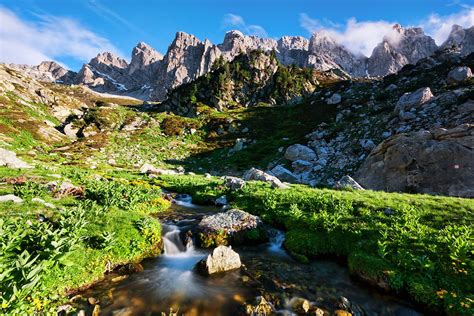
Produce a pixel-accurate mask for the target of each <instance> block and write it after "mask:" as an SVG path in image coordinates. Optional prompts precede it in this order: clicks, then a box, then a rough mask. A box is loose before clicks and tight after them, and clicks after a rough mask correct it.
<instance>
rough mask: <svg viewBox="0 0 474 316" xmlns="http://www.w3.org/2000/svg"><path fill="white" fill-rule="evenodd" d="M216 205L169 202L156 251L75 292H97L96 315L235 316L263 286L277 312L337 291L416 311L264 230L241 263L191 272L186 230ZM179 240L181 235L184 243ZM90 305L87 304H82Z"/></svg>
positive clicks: (390, 310)
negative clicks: (127, 270) (172, 315)
mask: <svg viewBox="0 0 474 316" xmlns="http://www.w3.org/2000/svg"><path fill="white" fill-rule="evenodd" d="M216 211H221V209H217V208H205V207H197V206H195V205H192V204H191V201H190V200H189V201H184V202H183V201H180V202H179V203H177V204H175V205H173V207H172V209H171V211H170V213H167V214H164V215H163V216H160V219H161V221H162V222H163V242H164V253H163V254H162V255H161V256H159V257H157V258H154V259H148V260H145V261H144V262H143V263H142V264H143V267H144V271H143V272H140V273H136V274H132V275H130V277H128V278H126V279H125V280H122V281H118V282H113V281H112V279H113V278H112V277H113V276H111V277H109V278H107V279H106V280H104V281H103V282H101V283H99V284H98V285H96V286H94V287H93V288H91V289H89V290H87V291H86V292H84V293H82V295H83V296H84V297H94V298H97V299H99V301H100V305H101V312H102V313H101V315H122V316H124V315H161V313H162V312H164V313H168V312H169V311H170V309H172V310H173V311H175V312H176V311H177V312H178V314H179V315H242V314H243V311H244V309H243V303H244V302H251V301H253V300H254V299H255V297H256V296H258V295H261V294H262V293H266V294H268V295H270V296H272V297H273V296H275V297H278V298H279V301H280V304H279V307H278V308H279V312H278V313H279V314H281V315H291V314H292V313H291V303H292V302H293V301H294V298H295V297H304V298H306V299H308V300H310V301H312V302H315V303H317V305H318V306H321V307H323V308H326V309H328V310H330V311H331V310H334V309H335V301H336V300H337V298H338V297H340V296H345V297H347V298H348V299H349V300H350V301H351V302H353V303H356V304H357V305H359V306H360V307H362V309H363V310H364V311H365V313H366V314H367V315H400V316H401V315H419V313H417V312H416V311H415V310H414V309H413V307H411V306H410V305H409V304H408V303H407V302H404V301H402V300H398V299H396V298H394V297H391V296H387V295H381V294H379V293H378V292H376V291H374V290H371V289H368V288H367V286H366V285H364V284H359V283H357V282H355V281H353V280H352V279H351V277H350V276H349V273H348V271H347V268H345V267H343V266H340V265H339V264H337V263H334V262H331V261H314V262H312V263H311V264H307V265H305V264H299V263H297V262H295V261H294V260H293V259H292V258H291V257H290V256H288V255H287V254H286V252H285V251H284V250H283V249H282V244H283V242H284V234H283V232H281V231H278V230H275V229H270V230H269V236H270V242H269V243H267V244H264V245H259V246H246V247H236V248H235V250H236V251H237V252H238V253H239V254H240V256H241V259H242V263H243V264H244V265H245V267H246V268H245V269H241V270H235V271H230V272H227V273H223V274H219V275H216V276H211V277H204V276H201V275H199V274H197V273H196V272H195V271H194V266H195V265H196V263H197V262H198V261H199V260H201V259H202V258H204V257H205V256H207V254H208V253H209V251H208V250H203V249H196V248H195V247H194V245H193V242H192V240H191V239H189V238H186V237H185V235H184V232H186V231H187V230H188V229H189V228H190V227H191V226H192V225H194V224H196V223H197V222H198V220H199V219H200V218H201V217H202V216H203V215H206V214H209V213H215V212H216ZM186 241H187V242H186ZM89 309H90V307H89Z"/></svg>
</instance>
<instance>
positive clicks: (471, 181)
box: [355, 124, 474, 197]
mask: <svg viewBox="0 0 474 316" xmlns="http://www.w3.org/2000/svg"><path fill="white" fill-rule="evenodd" d="M473 174H474V125H472V124H463V125H460V126H458V127H455V128H451V129H444V128H438V129H433V130H430V131H419V132H414V133H408V134H401V135H395V136H393V137H390V138H388V139H386V140H385V141H383V142H382V143H381V144H380V145H378V146H377V147H376V148H375V149H374V150H373V151H372V152H371V153H370V155H369V156H368V157H367V159H366V160H365V162H364V163H363V164H362V166H361V167H360V169H359V170H358V171H357V173H356V175H355V179H356V180H357V182H359V183H360V184H361V185H362V186H363V187H365V188H367V189H372V190H386V191H398V192H406V191H410V192H416V193H428V194H441V195H449V196H460V197H474V177H473V176H472V175H473Z"/></svg>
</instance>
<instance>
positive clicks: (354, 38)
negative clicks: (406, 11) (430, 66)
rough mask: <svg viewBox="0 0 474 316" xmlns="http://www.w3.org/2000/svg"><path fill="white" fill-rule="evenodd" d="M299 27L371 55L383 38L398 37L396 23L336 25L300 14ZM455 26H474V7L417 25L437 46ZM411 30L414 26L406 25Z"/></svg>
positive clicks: (352, 22)
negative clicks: (319, 33) (325, 35)
mask: <svg viewBox="0 0 474 316" xmlns="http://www.w3.org/2000/svg"><path fill="white" fill-rule="evenodd" d="M299 22H300V26H301V27H302V28H304V29H305V30H306V31H308V32H309V33H310V34H312V33H314V32H325V33H327V34H329V35H330V36H331V37H332V38H333V39H334V40H336V41H337V42H339V43H341V44H342V45H344V46H345V47H347V48H348V49H349V50H351V51H353V52H354V53H359V54H362V55H365V56H370V55H371V53H372V50H373V49H374V47H375V46H377V44H378V43H380V42H381V41H382V40H383V39H384V37H385V38H387V39H388V40H389V41H390V42H392V43H394V44H396V42H397V40H399V35H398V33H397V32H395V31H394V30H393V25H394V24H396V23H397V22H396V21H385V20H379V21H357V20H356V19H355V18H350V19H348V20H347V22H346V24H345V25H337V24H335V23H332V22H331V21H327V20H318V19H313V18H311V17H310V16H308V15H307V14H305V13H301V14H300V19H299ZM453 24H458V25H460V26H462V27H464V28H468V27H471V26H473V25H474V7H470V6H465V5H464V6H462V10H461V11H459V12H458V13H454V14H451V15H445V16H441V15H438V14H432V15H431V16H429V17H427V18H426V19H424V20H422V21H419V22H418V23H417V24H416V25H413V26H419V27H422V28H423V29H424V31H425V33H426V34H428V35H430V36H431V37H433V39H434V40H435V41H436V44H438V45H441V44H443V42H444V41H445V40H446V39H447V38H448V36H449V33H450V32H451V28H452V26H453ZM407 27H411V26H407Z"/></svg>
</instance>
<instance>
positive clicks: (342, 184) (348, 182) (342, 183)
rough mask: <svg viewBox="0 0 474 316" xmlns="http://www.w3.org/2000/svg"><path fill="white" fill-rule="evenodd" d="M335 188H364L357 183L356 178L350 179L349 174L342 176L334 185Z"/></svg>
mask: <svg viewBox="0 0 474 316" xmlns="http://www.w3.org/2000/svg"><path fill="white" fill-rule="evenodd" d="M334 188H335V189H346V188H350V189H353V190H364V188H363V187H362V186H361V185H360V184H359V183H357V181H356V180H354V179H352V177H351V176H347V175H346V176H343V177H342V178H341V179H340V180H339V181H337V182H336V184H335V185H334Z"/></svg>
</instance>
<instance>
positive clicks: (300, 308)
mask: <svg viewBox="0 0 474 316" xmlns="http://www.w3.org/2000/svg"><path fill="white" fill-rule="evenodd" d="M290 306H291V309H292V310H293V311H294V312H295V313H297V314H298V315H300V314H307V313H308V311H309V310H310V308H311V303H310V302H309V301H308V300H307V299H304V298H302V297H294V298H292V299H291V300H290Z"/></svg>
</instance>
